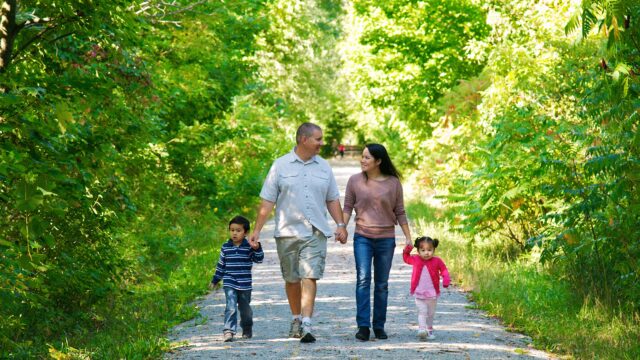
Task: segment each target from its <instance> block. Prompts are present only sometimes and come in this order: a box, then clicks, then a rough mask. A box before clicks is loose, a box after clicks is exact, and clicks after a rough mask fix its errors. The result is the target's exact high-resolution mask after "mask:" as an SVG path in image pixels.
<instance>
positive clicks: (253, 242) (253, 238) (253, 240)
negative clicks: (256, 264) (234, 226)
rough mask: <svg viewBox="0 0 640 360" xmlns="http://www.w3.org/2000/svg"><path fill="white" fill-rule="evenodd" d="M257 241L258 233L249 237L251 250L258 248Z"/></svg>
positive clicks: (258, 243)
mask: <svg viewBox="0 0 640 360" xmlns="http://www.w3.org/2000/svg"><path fill="white" fill-rule="evenodd" d="M258 240H260V232H253V233H252V234H251V236H249V245H251V247H252V248H253V249H257V248H258V247H259V246H260V242H259V241H258Z"/></svg>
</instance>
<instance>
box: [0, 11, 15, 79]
mask: <svg viewBox="0 0 640 360" xmlns="http://www.w3.org/2000/svg"><path fill="white" fill-rule="evenodd" d="M17 7H18V1H17V0H4V1H2V8H0V73H3V72H4V71H5V70H6V69H7V67H9V63H10V62H11V53H12V51H13V42H14V40H15V38H16V35H17V34H18V29H17V27H16V14H17V12H18V11H17V10H18V9H17Z"/></svg>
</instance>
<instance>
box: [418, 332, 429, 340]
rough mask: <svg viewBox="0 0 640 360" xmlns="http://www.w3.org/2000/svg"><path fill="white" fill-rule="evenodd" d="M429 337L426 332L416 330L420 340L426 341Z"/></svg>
mask: <svg viewBox="0 0 640 360" xmlns="http://www.w3.org/2000/svg"><path fill="white" fill-rule="evenodd" d="M428 336H429V334H428V333H427V330H418V338H419V339H420V340H423V341H424V340H427V337H428Z"/></svg>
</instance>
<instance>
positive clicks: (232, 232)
mask: <svg viewBox="0 0 640 360" xmlns="http://www.w3.org/2000/svg"><path fill="white" fill-rule="evenodd" d="M229 236H231V241H233V243H234V244H240V243H242V240H243V239H244V236H245V231H244V227H243V226H242V225H240V224H231V225H229Z"/></svg>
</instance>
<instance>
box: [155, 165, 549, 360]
mask: <svg viewBox="0 0 640 360" xmlns="http://www.w3.org/2000/svg"><path fill="white" fill-rule="evenodd" d="M332 165H333V170H334V174H335V175H336V179H337V181H338V186H339V187H340V193H341V194H344V189H345V187H346V184H347V180H348V178H349V176H351V175H352V174H355V173H356V172H358V171H360V170H359V165H358V163H357V162H355V161H353V160H347V159H345V160H334V161H332ZM348 230H349V241H348V243H347V244H346V245H341V244H339V243H336V242H334V241H331V240H330V241H329V247H328V256H327V262H326V270H325V275H324V278H323V279H322V280H320V281H318V295H317V300H316V310H315V314H314V334H315V335H316V337H317V339H318V340H317V342H315V343H313V344H301V343H300V342H299V340H298V339H289V338H287V335H288V331H289V323H290V321H291V314H290V312H289V305H288V303H287V300H286V296H285V293H284V283H283V280H282V277H281V275H280V267H279V262H278V256H277V253H276V250H275V243H274V240H273V220H270V221H269V222H268V223H267V224H266V226H265V227H264V229H263V231H262V233H261V234H260V239H261V242H262V245H263V248H264V250H265V261H264V263H262V264H256V265H255V266H254V268H253V269H254V270H253V279H254V290H253V293H252V303H251V305H252V308H253V313H254V328H253V333H254V337H253V339H250V340H243V339H237V340H236V341H234V342H230V343H225V342H223V341H222V328H223V323H224V307H225V300H224V293H223V292H222V291H217V292H211V293H209V294H208V295H207V296H206V297H204V298H202V299H200V300H199V301H197V304H198V306H199V308H200V315H199V316H198V317H197V318H196V319H194V320H191V321H188V322H186V323H183V324H181V325H179V326H177V327H175V328H174V329H173V330H172V332H171V333H170V340H171V341H172V342H181V343H183V344H184V346H182V347H180V348H177V349H175V350H174V351H173V352H172V353H168V354H167V355H166V358H167V359H185V360H192V359H231V358H238V359H246V358H255V359H274V360H275V359H425V358H438V359H515V358H518V359H549V358H552V356H551V355H549V354H547V353H544V352H541V351H538V350H535V349H532V348H530V347H529V346H528V344H529V343H530V339H529V338H528V337H526V336H524V335H521V334H517V333H512V332H507V331H506V330H505V328H504V327H503V326H501V325H500V324H499V323H498V321H496V320H495V319H492V318H490V317H488V316H487V315H485V314H484V313H483V312H482V311H479V310H476V309H474V306H473V304H472V303H470V302H469V301H468V300H467V298H466V297H465V294H464V292H462V291H461V290H459V289H457V288H455V287H454V286H452V287H449V289H446V290H444V291H443V293H442V296H441V297H440V300H439V301H438V308H437V313H436V317H435V321H434V329H435V330H436V336H437V338H436V339H435V340H430V341H420V340H419V339H418V338H417V337H416V332H417V329H418V324H417V316H416V314H417V312H416V309H415V303H414V301H413V298H412V297H411V296H410V295H409V281H410V277H411V267H410V266H409V265H406V264H404V263H403V261H402V248H403V242H404V240H403V239H404V237H402V234H401V232H400V230H399V228H398V233H397V235H398V237H397V239H398V240H397V246H396V251H395V258H394V263H393V267H392V269H391V276H390V279H389V303H388V304H389V305H388V312H387V324H386V330H387V333H388V334H389V339H387V340H372V341H368V342H359V341H357V340H356V339H355V338H354V334H355V332H356V330H357V328H356V324H355V313H356V308H355V279H356V277H355V264H354V259H353V242H352V241H353V238H352V236H353V230H354V229H353V221H352V222H351V224H350V227H349V229H348ZM444 260H445V262H446V259H444ZM212 271H213V269H212Z"/></svg>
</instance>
